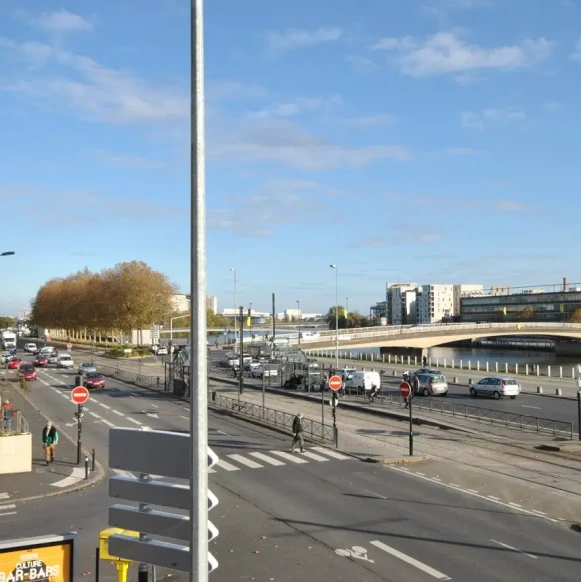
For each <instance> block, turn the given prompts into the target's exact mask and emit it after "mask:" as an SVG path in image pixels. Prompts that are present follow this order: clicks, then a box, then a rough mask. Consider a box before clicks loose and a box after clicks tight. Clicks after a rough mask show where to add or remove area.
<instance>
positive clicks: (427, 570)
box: [369, 541, 452, 580]
mask: <svg viewBox="0 0 581 582" xmlns="http://www.w3.org/2000/svg"><path fill="white" fill-rule="evenodd" d="M369 543H370V544H371V545H372V546H375V547H376V548H379V549H380V550H383V551H384V552H386V553H387V554H391V555H392V556H394V557H395V558H399V559H400V560H402V561H403V562H406V563H407V564H409V565H410V566H414V568H417V569H418V570H421V571H422V572H424V573H425V574H428V575H430V576H432V577H433V578H436V579H437V580H451V579H452V578H450V577H449V576H446V574H442V572H438V570H435V569H434V568H431V567H430V566H428V565H426V564H424V563H423V562H420V561H419V560H416V559H415V558H412V557H411V556H408V555H407V554H404V553H403V552H400V551H398V550H396V549H395V548H392V547H390V546H388V545H386V544H384V543H382V542H379V541H374V542H369Z"/></svg>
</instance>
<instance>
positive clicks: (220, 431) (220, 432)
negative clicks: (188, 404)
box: [186, 408, 230, 436]
mask: <svg viewBox="0 0 581 582" xmlns="http://www.w3.org/2000/svg"><path fill="white" fill-rule="evenodd" d="M186 410H188V409H187V408H186ZM216 432H217V433H218V434H223V435H224V436H230V435H228V434H226V433H225V432H224V431H223V430H217V431H216Z"/></svg>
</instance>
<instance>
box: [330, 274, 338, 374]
mask: <svg viewBox="0 0 581 582" xmlns="http://www.w3.org/2000/svg"><path fill="white" fill-rule="evenodd" d="M329 266H330V267H331V269H335V370H338V369H339V267H338V266H337V265H329Z"/></svg>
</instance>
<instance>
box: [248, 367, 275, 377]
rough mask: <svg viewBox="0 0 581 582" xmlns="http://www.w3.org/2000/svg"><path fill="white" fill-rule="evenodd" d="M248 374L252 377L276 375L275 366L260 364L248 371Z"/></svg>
mask: <svg viewBox="0 0 581 582" xmlns="http://www.w3.org/2000/svg"><path fill="white" fill-rule="evenodd" d="M250 375H251V376H252V377H253V378H269V377H273V376H278V369H277V368H270V367H266V366H263V365H262V364H261V365H260V366H258V367H256V368H253V369H252V370H251V371H250Z"/></svg>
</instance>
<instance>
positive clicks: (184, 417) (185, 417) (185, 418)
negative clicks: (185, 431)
mask: <svg viewBox="0 0 581 582" xmlns="http://www.w3.org/2000/svg"><path fill="white" fill-rule="evenodd" d="M180 418H183V419H184V420H190V419H189V418H188V417H187V416H182V415H181V414H180Z"/></svg>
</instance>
